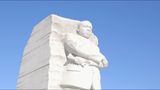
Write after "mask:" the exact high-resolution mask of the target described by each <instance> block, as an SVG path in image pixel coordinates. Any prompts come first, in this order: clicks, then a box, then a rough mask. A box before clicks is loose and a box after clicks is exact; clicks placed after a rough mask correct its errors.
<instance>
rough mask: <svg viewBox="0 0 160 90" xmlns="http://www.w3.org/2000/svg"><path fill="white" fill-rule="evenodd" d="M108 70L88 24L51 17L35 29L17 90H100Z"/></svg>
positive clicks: (22, 64)
mask: <svg viewBox="0 0 160 90" xmlns="http://www.w3.org/2000/svg"><path fill="white" fill-rule="evenodd" d="M106 66H108V62H107V60H106V58H105V56H104V55H103V54H102V53H101V52H100V50H99V47H98V39H97V37H96V36H95V35H94V34H93V32H92V24H91V23H90V22H89V21H82V22H81V21H79V20H73V19H69V18H65V17H61V16H58V15H55V14H51V15H49V16H47V17H46V18H44V19H43V20H42V21H40V22H39V23H38V24H37V25H35V26H34V27H33V30H32V33H31V35H30V37H29V39H28V41H27V44H26V46H25V48H24V52H23V56H22V61H21V66H20V72H19V77H18V80H17V85H16V88H17V90H24V89H25V90H30V89H31V90H33V89H36V90H65V89H69V90H75V89H93V90H95V89H101V84H100V69H101V68H104V67H106Z"/></svg>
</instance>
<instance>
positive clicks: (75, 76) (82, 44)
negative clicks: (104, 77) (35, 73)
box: [61, 21, 108, 90]
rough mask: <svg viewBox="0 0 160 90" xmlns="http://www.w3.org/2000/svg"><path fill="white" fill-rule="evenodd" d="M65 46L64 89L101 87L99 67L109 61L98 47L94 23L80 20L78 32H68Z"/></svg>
mask: <svg viewBox="0 0 160 90" xmlns="http://www.w3.org/2000/svg"><path fill="white" fill-rule="evenodd" d="M64 47H65V50H66V55H67V62H66V64H65V67H66V70H65V71H64V74H63V79H62V82H61V86H62V87H63V88H64V89H65V88H66V89H92V90H97V89H101V84H100V71H99V69H100V68H103V67H106V66H108V61H107V59H106V58H105V56H104V55H103V54H102V53H101V52H100V50H99V48H98V39H97V37H96V36H95V35H94V34H93V33H92V24H91V23H90V22H89V21H82V22H80V24H79V27H78V31H77V34H71V33H69V34H66V36H65V38H64Z"/></svg>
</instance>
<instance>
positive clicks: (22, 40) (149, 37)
mask: <svg viewBox="0 0 160 90" xmlns="http://www.w3.org/2000/svg"><path fill="white" fill-rule="evenodd" d="M50 14H57V15H60V16H64V17H68V18H72V19H77V20H90V21H91V22H92V23H93V26H94V33H95V34H96V35H97V37H98V38H99V46H100V49H101V51H102V52H103V53H104V54H105V56H106V57H107V58H108V60H109V68H108V69H103V70H102V72H101V76H102V88H103V89H160V2H158V1H148V0H147V1H143V0H141V1H137V0H135V1H134V0H133V1H128V2H127V1H75V2H73V1H60V2H55V1H0V89H9V88H10V89H15V87H16V80H17V77H18V72H19V68H20V62H21V58H22V53H23V49H24V47H25V45H26V43H27V40H28V38H29V36H30V33H31V31H32V28H33V26H35V25H36V24H37V23H38V22H40V21H41V20H42V19H43V18H45V17H46V16H48V15H50Z"/></svg>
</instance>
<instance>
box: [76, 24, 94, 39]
mask: <svg viewBox="0 0 160 90" xmlns="http://www.w3.org/2000/svg"><path fill="white" fill-rule="evenodd" d="M78 33H79V34H80V35H81V36H83V37H85V38H89V37H90V36H91V34H92V24H91V23H82V24H80V26H79V32H78Z"/></svg>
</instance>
